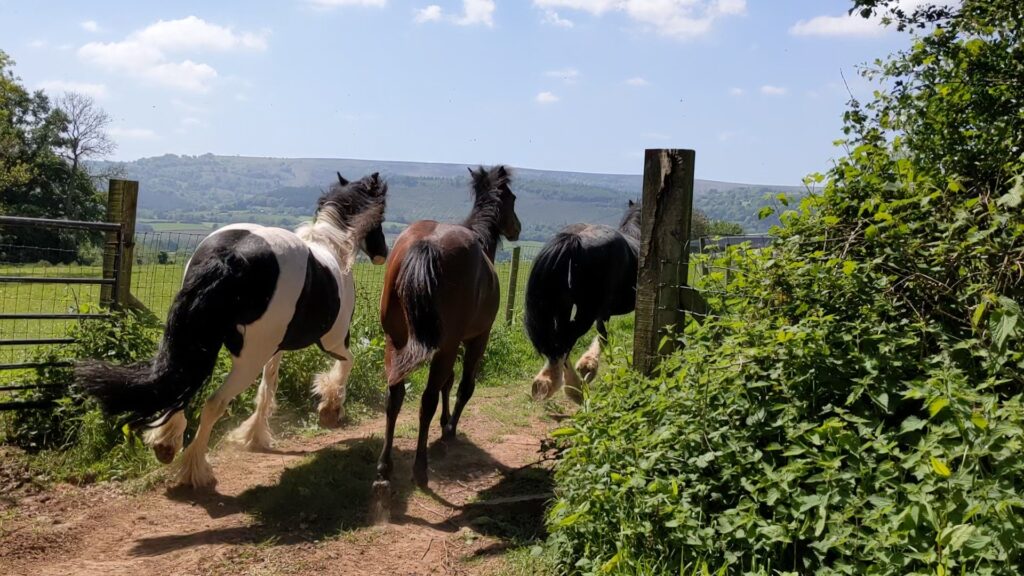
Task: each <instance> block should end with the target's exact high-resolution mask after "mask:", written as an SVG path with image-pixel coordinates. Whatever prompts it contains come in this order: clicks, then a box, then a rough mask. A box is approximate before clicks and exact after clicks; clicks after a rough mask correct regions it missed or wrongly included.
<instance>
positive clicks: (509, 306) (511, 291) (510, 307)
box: [505, 246, 521, 324]
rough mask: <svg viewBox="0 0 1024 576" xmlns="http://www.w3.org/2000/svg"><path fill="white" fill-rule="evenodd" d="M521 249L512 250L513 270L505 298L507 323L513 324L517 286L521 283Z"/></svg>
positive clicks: (510, 273) (517, 247)
mask: <svg viewBox="0 0 1024 576" xmlns="http://www.w3.org/2000/svg"><path fill="white" fill-rule="evenodd" d="M520 251H521V248H520V247H519V246H516V247H515V248H513V249H512V270H511V271H510V272H509V275H508V295H507V296H506V297H505V323H506V324H511V323H512V314H513V313H514V312H515V310H516V284H517V283H518V282H519V253H520Z"/></svg>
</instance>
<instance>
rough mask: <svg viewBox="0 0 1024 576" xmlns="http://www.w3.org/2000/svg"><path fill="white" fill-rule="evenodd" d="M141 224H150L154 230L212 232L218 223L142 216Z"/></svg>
mask: <svg viewBox="0 0 1024 576" xmlns="http://www.w3.org/2000/svg"><path fill="white" fill-rule="evenodd" d="M138 223H139V224H145V225H147V226H150V227H151V228H152V229H153V231H154V232H212V231H213V230H214V229H215V228H216V227H217V225H216V224H214V223H213V222H170V221H167V220H149V219H145V218H140V219H139V221H138Z"/></svg>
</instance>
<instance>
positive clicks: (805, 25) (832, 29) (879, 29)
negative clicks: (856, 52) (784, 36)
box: [789, 15, 885, 37]
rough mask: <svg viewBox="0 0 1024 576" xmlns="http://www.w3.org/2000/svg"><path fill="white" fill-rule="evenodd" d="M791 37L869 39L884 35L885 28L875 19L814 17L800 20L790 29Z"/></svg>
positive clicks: (846, 16)
mask: <svg viewBox="0 0 1024 576" xmlns="http://www.w3.org/2000/svg"><path fill="white" fill-rule="evenodd" d="M789 33H790V34H792V35H793V36H846V37H869V36H880V35H882V34H885V28H884V27H883V26H882V25H881V23H879V22H878V21H876V20H875V19H867V18H861V17H860V16H856V15H843V16H816V17H814V18H811V19H810V20H800V21H799V22H797V23H796V24H794V25H793V26H791V27H790V29H789Z"/></svg>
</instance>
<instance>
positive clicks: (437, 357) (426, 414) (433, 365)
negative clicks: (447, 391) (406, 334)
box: [412, 349, 462, 488]
mask: <svg viewBox="0 0 1024 576" xmlns="http://www.w3.org/2000/svg"><path fill="white" fill-rule="evenodd" d="M457 355H458V350H457V349H456V350H441V351H438V352H437V353H436V354H434V359H433V360H431V362H430V376H428V377H427V386H426V389H425V390H423V398H421V399H420V430H419V436H418V437H417V439H416V461H415V462H414V463H413V466H412V477H413V480H415V481H416V485H417V486H419V487H420V488H426V486H427V437H428V434H429V433H430V421H431V420H433V419H434V413H435V412H436V411H437V401H438V399H439V398H440V396H441V388H443V387H444V385H445V384H447V383H448V377H449V376H451V373H452V370H453V369H454V368H455V358H456V356H457ZM461 392H462V391H461V389H460V390H459V400H460V401H461V400H462V395H461ZM458 414H459V404H458V403H456V404H455V414H454V415H453V418H456V419H457V418H458Z"/></svg>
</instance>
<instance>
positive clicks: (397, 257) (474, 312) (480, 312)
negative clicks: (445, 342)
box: [381, 220, 500, 342]
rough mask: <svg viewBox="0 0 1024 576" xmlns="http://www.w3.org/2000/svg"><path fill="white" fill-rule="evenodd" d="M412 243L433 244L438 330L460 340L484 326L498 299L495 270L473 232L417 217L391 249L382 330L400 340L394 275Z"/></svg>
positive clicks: (401, 324)
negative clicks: (441, 325)
mask: <svg viewBox="0 0 1024 576" xmlns="http://www.w3.org/2000/svg"><path fill="white" fill-rule="evenodd" d="M417 242H429V243H431V244H433V245H434V246H436V247H437V248H438V251H439V254H440V262H439V263H438V264H439V266H438V275H439V278H438V280H439V287H440V290H439V294H438V301H437V306H438V311H439V313H440V315H441V317H442V318H443V319H444V321H443V322H442V324H444V326H443V327H442V332H443V333H444V334H445V335H446V337H447V335H454V336H455V337H457V338H458V339H459V340H460V341H461V340H463V339H466V338H470V337H472V336H476V335H478V334H480V333H482V332H486V331H488V330H490V327H491V325H492V324H493V322H494V318H495V317H496V316H497V312H498V301H499V298H500V292H499V284H498V274H497V271H496V270H495V269H494V265H493V264H492V263H491V261H490V259H489V258H488V257H487V255H486V253H485V252H484V250H483V247H482V246H481V245H480V242H479V241H478V240H477V238H476V236H475V235H474V234H473V232H472V231H470V230H469V229H468V228H466V227H464V226H460V225H457V224H448V223H442V222H436V221H433V220H420V221H418V222H414V223H413V224H411V225H410V226H409V227H408V228H406V229H405V230H404V231H403V232H402V234H401V235H400V236H399V237H398V239H397V240H396V241H395V245H394V247H393V248H392V249H391V260H390V261H389V264H388V269H387V270H386V271H385V278H384V292H383V294H382V295H381V320H382V323H383V324H384V327H385V331H388V332H389V333H393V334H394V335H395V336H396V340H397V341H398V342H403V341H404V338H405V331H406V329H407V328H406V327H405V326H404V312H402V311H401V304H400V302H399V299H398V294H397V282H398V276H399V274H400V273H401V269H402V266H403V261H404V259H405V254H406V253H407V252H408V251H409V249H410V248H411V247H412V246H413V245H414V244H415V243H417Z"/></svg>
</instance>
